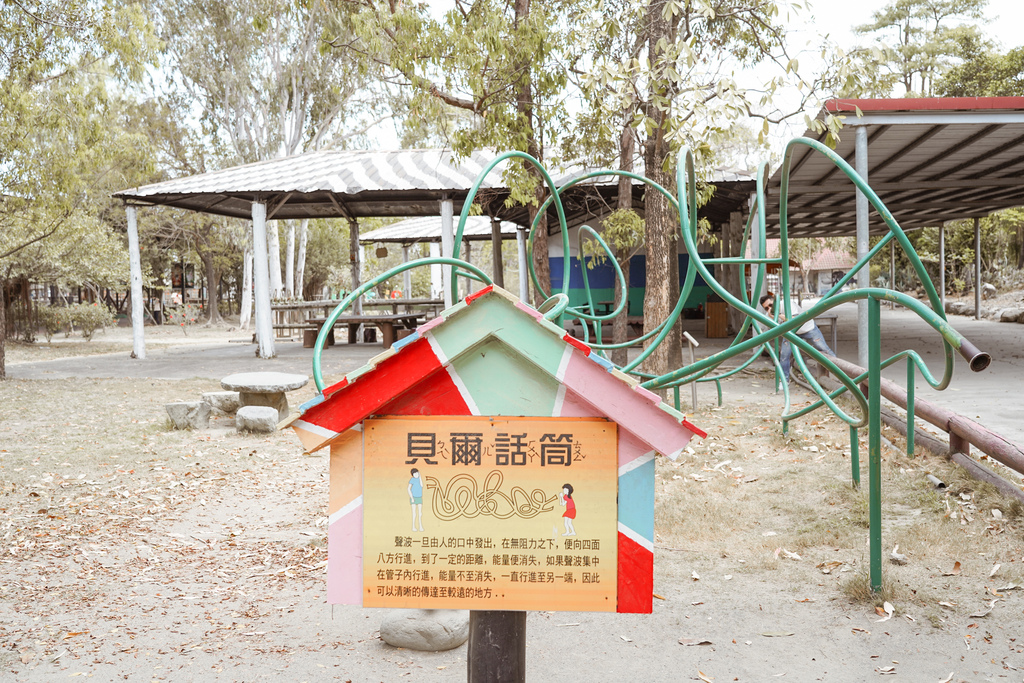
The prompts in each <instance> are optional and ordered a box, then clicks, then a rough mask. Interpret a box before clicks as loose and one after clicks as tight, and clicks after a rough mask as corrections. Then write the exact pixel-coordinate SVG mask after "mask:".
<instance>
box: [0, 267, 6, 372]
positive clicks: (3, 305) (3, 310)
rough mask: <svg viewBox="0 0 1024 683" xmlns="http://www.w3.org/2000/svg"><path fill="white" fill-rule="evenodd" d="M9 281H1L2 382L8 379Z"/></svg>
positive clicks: (0, 347)
mask: <svg viewBox="0 0 1024 683" xmlns="http://www.w3.org/2000/svg"><path fill="white" fill-rule="evenodd" d="M6 293H7V281H6V280H0V380H5V379H7V364H6V353H5V351H4V347H5V346H6V345H7V299H6Z"/></svg>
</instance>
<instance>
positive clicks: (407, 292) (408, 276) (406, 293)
mask: <svg viewBox="0 0 1024 683" xmlns="http://www.w3.org/2000/svg"><path fill="white" fill-rule="evenodd" d="M408 262H409V245H408V244H403V245H402V263H408ZM402 296H403V297H405V298H406V299H411V298H412V271H411V270H407V271H405V272H404V273H402ZM406 310H408V309H406Z"/></svg>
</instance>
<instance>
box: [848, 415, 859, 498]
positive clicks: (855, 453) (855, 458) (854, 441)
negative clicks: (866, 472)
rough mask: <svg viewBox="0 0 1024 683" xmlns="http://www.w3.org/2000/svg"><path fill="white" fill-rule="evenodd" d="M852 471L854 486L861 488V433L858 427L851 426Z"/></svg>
mask: <svg viewBox="0 0 1024 683" xmlns="http://www.w3.org/2000/svg"><path fill="white" fill-rule="evenodd" d="M850 471H851V472H850V473H851V474H852V475H853V487H854V488H860V434H858V433H857V428H856V427H850Z"/></svg>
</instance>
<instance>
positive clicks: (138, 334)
mask: <svg viewBox="0 0 1024 683" xmlns="http://www.w3.org/2000/svg"><path fill="white" fill-rule="evenodd" d="M126 210H127V212H128V265H129V268H130V269H131V276H132V355H131V357H132V358H138V359H140V360H141V359H143V358H145V357H146V338H145V332H144V331H143V328H144V327H145V324H146V320H145V317H144V316H145V313H146V311H145V305H146V302H145V301H144V300H143V299H142V257H141V256H140V255H139V217H138V209H137V208H136V207H134V206H132V205H131V204H129V205H128V206H127V207H126Z"/></svg>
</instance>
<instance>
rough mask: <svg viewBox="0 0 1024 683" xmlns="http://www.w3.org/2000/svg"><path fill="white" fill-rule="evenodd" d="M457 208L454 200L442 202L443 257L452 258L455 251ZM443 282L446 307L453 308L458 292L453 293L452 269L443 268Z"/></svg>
mask: <svg viewBox="0 0 1024 683" xmlns="http://www.w3.org/2000/svg"><path fill="white" fill-rule="evenodd" d="M454 213H455V207H454V204H453V203H452V200H451V199H449V198H447V197H445V198H444V199H442V200H441V255H442V256H445V257H447V258H451V256H452V253H453V252H454V251H455V225H454V221H453V216H454ZM441 281H442V282H443V283H444V307H445V308H451V306H452V305H453V304H454V303H455V297H456V296H457V295H458V292H454V291H452V267H451V266H441Z"/></svg>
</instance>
